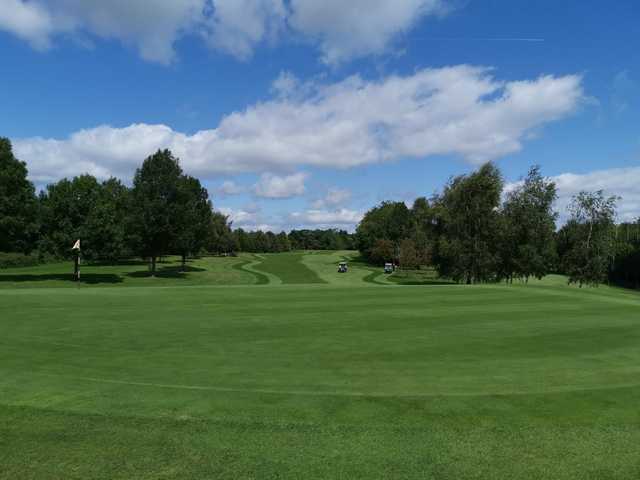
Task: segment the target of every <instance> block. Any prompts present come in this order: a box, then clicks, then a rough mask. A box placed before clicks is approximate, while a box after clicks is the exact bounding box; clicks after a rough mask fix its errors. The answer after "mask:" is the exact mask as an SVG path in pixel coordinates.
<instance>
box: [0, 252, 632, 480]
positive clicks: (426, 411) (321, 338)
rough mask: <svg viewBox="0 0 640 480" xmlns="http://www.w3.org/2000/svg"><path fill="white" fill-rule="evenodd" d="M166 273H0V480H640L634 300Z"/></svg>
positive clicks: (195, 269)
mask: <svg viewBox="0 0 640 480" xmlns="http://www.w3.org/2000/svg"><path fill="white" fill-rule="evenodd" d="M344 258H347V259H349V260H350V265H351V267H350V271H349V273H347V274H338V273H337V272H336V266H337V262H338V261H340V260H342V259H344ZM174 267H175V263H171V262H169V263H167V264H165V270H164V272H165V275H164V276H163V275H161V276H160V278H156V279H151V278H148V277H146V276H145V275H144V266H140V265H129V266H118V267H99V266H94V267H86V268H85V269H84V270H83V274H86V276H85V277H84V278H85V280H84V283H81V284H80V285H75V284H73V283H71V282H68V281H66V280H65V279H64V276H63V274H64V273H65V272H66V271H68V265H60V266H57V267H56V266H54V267H51V266H46V267H45V266H43V267H34V268H31V269H28V268H27V269H16V270H0V345H1V346H0V374H1V377H0V478H7V479H27V478H29V479H31V478H33V479H49V478H50V479H58V478H65V479H75V478H78V479H86V478H104V479H114V478H117V479H129V478H149V479H157V478H163V479H173V478H175V479H183V478H234V479H235V478H247V479H249V478H260V479H262V478H305V479H308V478H345V479H351V478H363V479H365V478H366V479H370V478H416V479H417V478H420V479H423V478H427V479H429V478H435V479H456V480H457V479H508V478H513V479H520V478H544V479H576V478H580V479H631V478H638V477H640V446H639V445H640V409H639V408H638V405H640V296H639V295H637V294H636V293H634V292H629V291H624V290H619V289H614V288H608V287H601V288H597V289H591V288H589V289H587V288H585V289H578V288H574V287H568V286H566V285H565V281H564V279H563V278H560V277H549V278H548V279H545V280H543V281H541V282H531V283H530V284H529V285H524V284H517V285H512V286H506V285H486V286H458V285H440V284H438V283H437V282H435V281H434V282H433V284H431V285H429V284H427V285H399V284H397V282H396V281H392V279H389V278H388V277H386V276H384V275H382V274H381V272H379V271H378V270H377V269H374V268H372V267H369V266H366V265H364V264H360V263H358V262H357V258H356V256H355V253H353V252H310V253H306V254H304V253H300V252H295V253H290V254H280V255H268V254H265V255H259V256H257V255H256V256H253V255H241V256H240V257H237V258H231V257H229V258H213V257H211V258H203V259H199V260H196V261H193V262H191V263H190V267H191V268H190V269H189V271H188V272H186V273H184V274H180V273H179V272H177V271H176V270H175V268H174ZM52 268H53V270H54V271H53V272H51V269H52ZM64 268H66V269H67V270H66V271H65V270H64ZM47 269H48V270H49V273H47ZM161 271H162V270H161ZM101 275H102V277H101ZM425 278H426V277H425ZM425 282H426V283H428V280H425ZM124 287H127V288H124Z"/></svg>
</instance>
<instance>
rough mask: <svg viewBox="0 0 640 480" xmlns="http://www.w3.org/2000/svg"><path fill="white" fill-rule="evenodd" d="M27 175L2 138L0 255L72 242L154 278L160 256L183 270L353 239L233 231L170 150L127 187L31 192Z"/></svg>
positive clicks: (66, 184)
mask: <svg viewBox="0 0 640 480" xmlns="http://www.w3.org/2000/svg"><path fill="white" fill-rule="evenodd" d="M27 174H28V172H27V167H26V164H25V163H24V162H21V161H19V160H18V159H16V158H15V156H14V155H13V151H12V147H11V142H10V141H9V140H8V139H5V138H0V252H18V253H19V254H22V255H27V254H29V257H28V258H27V261H30V260H31V259H32V258H34V257H40V258H61V259H62V258H68V257H70V256H71V255H72V252H71V246H72V245H73V244H74V242H75V241H76V240H77V239H81V242H82V244H81V246H82V256H83V258H85V259H87V260H89V261H105V262H116V261H118V260H119V259H123V258H128V257H132V256H140V257H143V258H146V259H148V260H149V264H150V270H151V272H152V274H155V271H156V263H157V260H158V258H160V257H162V256H165V255H169V254H176V255H180V256H181V257H182V265H183V268H184V266H185V262H186V259H187V257H189V256H192V255H196V254H198V253H201V252H208V253H214V254H223V253H224V254H234V253H235V252H237V251H247V252H260V253H269V252H283V251H289V250H291V249H310V248H313V249H337V248H352V247H353V241H352V238H351V237H352V236H351V235H350V234H348V233H347V232H344V231H339V230H301V231H295V230H294V231H292V232H291V233H289V234H287V233H285V232H280V233H278V234H275V233H273V232H261V231H258V232H245V231H244V230H242V229H236V230H232V224H231V222H230V221H229V219H228V217H227V216H225V215H223V214H222V213H220V212H216V211H215V210H213V206H212V203H211V200H210V198H209V194H208V192H207V190H206V188H204V187H203V186H202V185H201V183H200V181H199V180H198V179H197V178H194V177H191V176H189V175H186V174H185V173H184V172H183V171H182V169H181V167H180V164H179V161H178V159H177V158H176V157H174V156H173V154H172V153H171V152H170V151H169V150H159V151H157V152H156V153H155V154H153V155H151V156H149V157H148V158H146V159H145V160H144V161H143V163H142V165H141V166H140V168H138V169H137V170H136V172H135V175H134V178H133V183H132V185H131V187H128V186H126V185H125V184H123V183H122V182H121V181H120V180H118V179H116V178H110V179H108V180H105V181H103V182H100V181H98V180H97V179H96V178H95V177H93V176H92V175H80V176H77V177H74V178H73V179H66V178H65V179H62V180H60V181H58V182H56V183H52V184H49V185H47V186H46V188H45V189H44V190H43V191H41V192H39V194H36V191H35V188H34V186H33V184H32V183H31V182H30V181H29V180H28V178H27ZM22 261H23V262H24V261H25V260H24V259H22Z"/></svg>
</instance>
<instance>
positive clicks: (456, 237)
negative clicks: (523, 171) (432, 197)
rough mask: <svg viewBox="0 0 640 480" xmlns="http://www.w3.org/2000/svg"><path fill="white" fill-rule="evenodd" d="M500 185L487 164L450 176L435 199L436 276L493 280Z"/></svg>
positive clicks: (501, 183) (496, 175) (472, 281)
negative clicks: (436, 224) (463, 173)
mask: <svg viewBox="0 0 640 480" xmlns="http://www.w3.org/2000/svg"><path fill="white" fill-rule="evenodd" d="M502 187H503V181H502V176H501V174H500V171H499V170H498V169H497V168H496V167H495V166H494V165H493V164H491V163H487V164H485V165H483V166H482V167H480V169H478V170H477V171H476V172H473V173H471V174H469V175H460V176H458V177H456V178H454V179H452V180H451V181H450V182H449V184H448V185H447V186H446V187H445V189H444V192H443V193H442V195H441V196H440V197H438V198H437V199H436V202H435V203H436V206H435V208H436V212H437V213H436V215H437V223H438V228H439V233H440V238H439V242H438V244H437V247H436V250H435V253H434V263H435V266H436V267H437V269H438V271H439V273H440V275H442V276H443V277H447V278H451V279H453V280H455V281H458V282H461V281H463V282H465V283H478V282H487V281H492V280H495V279H496V273H497V270H498V268H497V267H498V264H499V249H498V243H497V236H498V234H499V226H500V218H499V211H498V207H499V205H500V196H501V193H502Z"/></svg>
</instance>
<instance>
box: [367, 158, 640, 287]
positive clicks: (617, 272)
mask: <svg viewBox="0 0 640 480" xmlns="http://www.w3.org/2000/svg"><path fill="white" fill-rule="evenodd" d="M556 200H557V189H556V185H555V184H554V183H553V182H552V181H550V180H549V179H547V178H545V177H543V176H542V174H541V172H540V168H539V167H537V166H535V167H532V168H531V169H530V170H529V172H528V174H527V175H526V177H525V178H524V179H523V181H521V182H519V183H518V184H517V185H516V186H515V188H512V189H510V190H509V191H508V192H505V184H504V180H503V177H502V174H501V172H500V170H499V169H498V168H497V167H496V166H495V165H493V164H491V163H487V164H485V165H483V166H481V167H480V168H479V169H478V170H477V171H475V172H473V173H471V174H468V175H459V176H456V177H453V178H451V179H450V180H449V182H448V183H447V184H446V185H445V186H444V188H443V190H442V192H441V193H439V194H436V195H434V196H432V197H431V198H429V199H427V198H424V197H421V198H418V199H416V200H415V201H414V203H413V205H412V206H411V208H408V207H407V206H406V205H405V204H404V202H390V201H386V202H382V203H381V204H380V205H378V206H376V207H374V208H372V209H371V210H369V211H368V212H367V213H366V214H365V216H364V218H363V220H362V222H361V223H360V224H359V226H358V228H357V230H356V246H357V248H358V250H359V251H360V253H361V254H362V256H363V257H364V258H365V259H366V260H368V261H369V262H371V263H376V264H382V263H383V262H391V261H393V262H395V263H397V264H399V265H400V266H401V267H402V268H407V269H414V268H420V267H421V266H431V267H433V268H435V269H436V270H437V272H438V274H439V275H440V276H442V277H445V278H450V279H452V280H454V281H457V282H462V283H482V282H497V281H507V282H513V280H514V279H521V280H524V281H527V280H528V279H529V278H532V277H533V278H542V277H543V276H545V275H547V274H549V273H561V274H565V275H567V276H568V278H569V281H570V282H572V283H577V284H579V285H584V284H590V285H593V284H598V283H601V282H605V281H615V282H619V283H625V284H627V285H633V286H638V284H639V283H640V282H639V278H638V275H639V272H640V269H639V266H640V265H639V261H640V241H639V231H640V220H639V221H638V222H636V223H623V224H620V225H616V223H615V218H616V203H617V201H618V200H619V199H618V198H617V197H607V196H605V195H604V193H603V192H602V191H597V192H581V193H579V194H578V195H576V196H574V197H573V199H572V202H571V205H570V207H569V212H568V213H569V220H568V221H567V223H566V224H565V225H564V226H563V227H562V228H561V229H559V230H557V228H556V222H557V220H558V213H557V212H556V211H555V209H554V205H555V202H556Z"/></svg>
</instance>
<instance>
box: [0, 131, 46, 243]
mask: <svg viewBox="0 0 640 480" xmlns="http://www.w3.org/2000/svg"><path fill="white" fill-rule="evenodd" d="M37 209H38V205H37V200H36V196H35V190H34V187H33V184H32V183H31V182H30V181H29V180H27V167H26V164H25V163H24V162H21V161H19V160H18V159H16V158H15V157H14V156H13V150H12V147H11V142H10V141H9V139H7V138H2V137H0V252H22V253H28V252H30V251H31V250H32V249H33V247H34V242H35V238H36V234H37V230H38V225H37Z"/></svg>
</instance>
